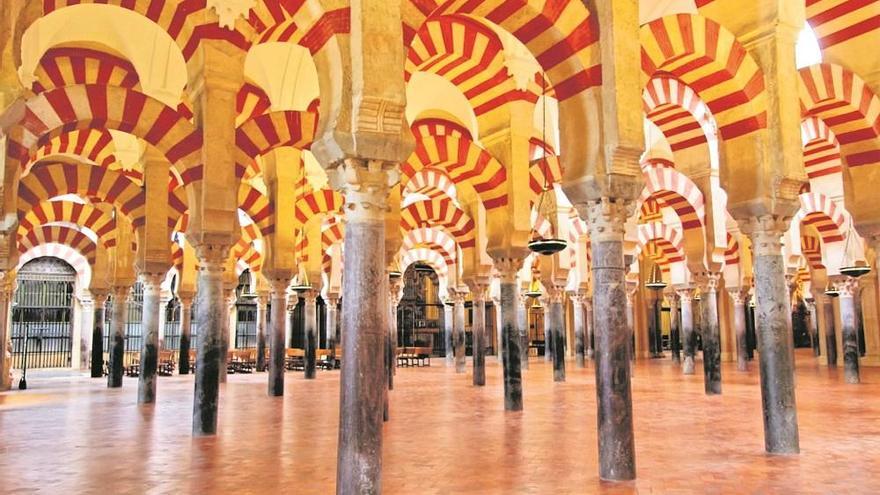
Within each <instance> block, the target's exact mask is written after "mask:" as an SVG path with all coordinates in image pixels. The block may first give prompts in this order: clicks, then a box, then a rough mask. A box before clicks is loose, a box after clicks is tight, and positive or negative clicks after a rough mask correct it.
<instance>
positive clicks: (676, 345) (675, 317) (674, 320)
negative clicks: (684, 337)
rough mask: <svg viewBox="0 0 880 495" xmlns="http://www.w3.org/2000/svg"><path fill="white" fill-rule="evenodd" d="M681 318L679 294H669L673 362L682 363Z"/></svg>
mask: <svg viewBox="0 0 880 495" xmlns="http://www.w3.org/2000/svg"><path fill="white" fill-rule="evenodd" d="M680 324H681V318H680V315H679V313H678V294H677V293H676V292H675V291H671V292H669V348H670V350H671V351H672V362H673V363H676V364H679V363H681V334H680V330H679V328H680Z"/></svg>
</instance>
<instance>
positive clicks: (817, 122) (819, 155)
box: [801, 116, 843, 179]
mask: <svg viewBox="0 0 880 495" xmlns="http://www.w3.org/2000/svg"><path fill="white" fill-rule="evenodd" d="M801 137H802V141H803V144H804V169H805V170H806V172H807V177H808V178H809V179H816V178H818V177H823V176H826V175H832V174H837V173H840V172H841V171H843V164H842V162H841V160H840V144H839V143H838V142H837V137H836V136H835V135H834V131H832V130H831V128H830V127H828V125H827V124H826V123H825V121H823V120H822V119H820V118H818V117H815V116H814V117H807V118H806V119H804V120H803V121H802V122H801Z"/></svg>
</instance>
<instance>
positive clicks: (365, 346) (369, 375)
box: [336, 159, 392, 494]
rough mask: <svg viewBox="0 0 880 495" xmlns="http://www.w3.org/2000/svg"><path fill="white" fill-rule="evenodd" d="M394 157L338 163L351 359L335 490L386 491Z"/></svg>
mask: <svg viewBox="0 0 880 495" xmlns="http://www.w3.org/2000/svg"><path fill="white" fill-rule="evenodd" d="M389 166H390V164H389V163H386V162H379V161H372V160H371V161H369V162H367V161H365V160H358V159H347V160H346V161H345V164H344V165H339V168H338V172H339V174H338V176H339V178H340V180H343V181H344V182H345V184H346V186H345V187H344V188H343V192H344V195H345V205H344V206H343V208H344V211H345V215H346V225H345V245H346V246H357V256H353V255H348V256H346V257H345V261H344V266H343V275H342V300H343V301H346V305H345V307H344V308H343V311H342V329H343V335H342V338H343V342H342V348H343V349H344V350H345V357H344V360H345V361H344V364H343V366H342V370H341V383H340V407H339V441H338V450H337V462H336V465H337V475H336V493H338V494H348V493H380V492H381V479H382V416H383V414H384V404H383V393H384V389H385V387H384V382H385V380H384V373H383V362H384V354H385V353H384V352H383V348H384V342H385V334H386V332H387V329H386V328H385V326H384V324H385V322H386V316H385V315H386V314H387V311H388V306H387V298H388V291H387V285H386V284H387V279H388V275H387V273H386V271H385V265H386V263H385V213H386V211H387V210H388V205H387V201H388V183H389V182H392V177H391V176H392V174H391V173H390V172H389V171H388V167H389Z"/></svg>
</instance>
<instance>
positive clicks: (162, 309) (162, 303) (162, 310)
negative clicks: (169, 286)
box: [159, 277, 174, 350]
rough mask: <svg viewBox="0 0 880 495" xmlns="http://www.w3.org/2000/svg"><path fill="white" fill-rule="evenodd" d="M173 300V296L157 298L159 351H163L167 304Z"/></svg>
mask: <svg viewBox="0 0 880 495" xmlns="http://www.w3.org/2000/svg"><path fill="white" fill-rule="evenodd" d="M163 278H164V277H163ZM173 299H174V296H173V294H172V295H171V296H162V297H160V298H159V349H162V350H164V349H165V325H166V324H167V323H168V314H167V309H168V303H170V302H171V301H172V300H173Z"/></svg>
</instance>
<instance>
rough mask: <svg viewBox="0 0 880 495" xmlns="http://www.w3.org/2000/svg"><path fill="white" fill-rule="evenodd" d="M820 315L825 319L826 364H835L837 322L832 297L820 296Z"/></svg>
mask: <svg viewBox="0 0 880 495" xmlns="http://www.w3.org/2000/svg"><path fill="white" fill-rule="evenodd" d="M821 301H822V315H823V319H824V320H825V321H824V323H825V357H826V363H828V366H837V324H836V322H835V318H834V298H833V297H831V296H827V295H823V296H822V300H821Z"/></svg>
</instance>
